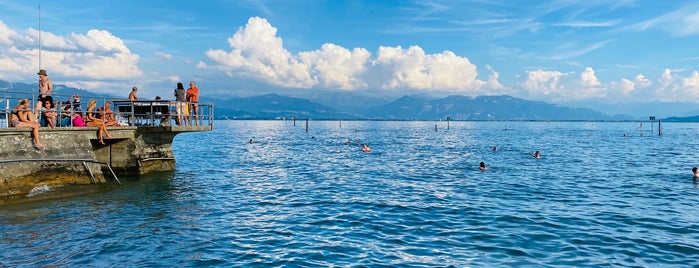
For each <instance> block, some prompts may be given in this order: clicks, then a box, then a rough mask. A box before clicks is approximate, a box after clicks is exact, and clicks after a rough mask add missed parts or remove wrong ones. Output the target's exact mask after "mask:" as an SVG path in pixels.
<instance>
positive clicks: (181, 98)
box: [175, 83, 187, 126]
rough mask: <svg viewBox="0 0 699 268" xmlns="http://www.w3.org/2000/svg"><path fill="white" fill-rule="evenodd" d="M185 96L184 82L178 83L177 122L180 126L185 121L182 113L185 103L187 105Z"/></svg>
mask: <svg viewBox="0 0 699 268" xmlns="http://www.w3.org/2000/svg"><path fill="white" fill-rule="evenodd" d="M185 96H186V95H185V92H184V86H183V85H182V83H177V88H175V101H176V102H175V111H176V112H177V116H176V117H175V123H177V125H178V126H180V125H182V124H184V122H182V115H184V112H185V105H187V103H186V101H187V99H186V98H185Z"/></svg>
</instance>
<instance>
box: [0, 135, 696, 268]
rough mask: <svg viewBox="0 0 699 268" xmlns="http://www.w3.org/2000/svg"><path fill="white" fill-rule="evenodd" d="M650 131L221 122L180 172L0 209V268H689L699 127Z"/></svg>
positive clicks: (187, 153) (178, 146)
mask: <svg viewBox="0 0 699 268" xmlns="http://www.w3.org/2000/svg"><path fill="white" fill-rule="evenodd" d="M435 125H436V128H437V129H436V131H435ZM650 127H651V126H650V125H649V123H647V124H644V125H643V128H642V129H639V123H630V122H624V123H609V122H607V123H605V122H582V123H581V122H450V123H449V129H447V122H386V121H343V122H338V121H311V122H310V123H309V130H308V132H306V130H305V121H297V122H296V126H293V123H292V122H291V121H287V122H284V121H217V122H216V125H215V130H214V131H212V132H206V133H187V134H180V135H178V136H177V137H176V139H175V142H174V144H173V150H174V151H175V155H176V157H177V170H175V171H173V172H164V173H157V174H150V175H147V176H144V177H141V178H126V177H124V178H121V179H122V182H123V183H124V185H123V186H118V185H116V184H114V183H113V182H110V183H109V184H106V185H97V186H95V185H89V186H69V187H59V188H52V189H43V190H42V189H37V191H38V192H37V193H34V194H32V196H30V197H24V198H21V199H19V200H12V201H10V202H7V203H6V204H5V205H2V206H0V234H1V236H2V238H1V239H0V266H9V267H35V266H64V267H65V266H68V267H76V266H77V267H85V266H112V267H157V266H168V267H172V266H178V267H179V266H189V267H191V266H219V267H229V266H246V267H247V266H258V267H268V266H288V267H297V266H303V267H317V266H320V267H327V266H385V267H401V266H403V267H415V266H417V267H435V266H439V267H444V266H453V267H484V266H485V267H489V266H531V267H542V266H543V267H546V266H551V267H561V266H575V267H580V266H602V267H604V266H607V267H619V266H638V267H676V266H697V265H699V189H698V184H697V183H696V182H694V180H693V179H692V175H691V171H690V169H691V168H692V167H693V166H699V161H698V160H697V156H698V155H697V150H698V149H699V139H697V138H696V137H697V134H699V124H690V123H674V124H672V123H666V124H663V132H664V133H663V135H662V136H658V135H657V125H655V126H654V127H655V129H654V132H651V129H650ZM624 134H626V135H627V137H624V136H623V135H624ZM642 135H643V136H642ZM249 139H253V140H254V141H255V142H254V143H253V144H248V140H249ZM348 139H349V140H352V142H355V141H360V142H362V143H364V142H366V143H368V144H369V146H370V147H371V148H372V152H370V153H363V152H361V150H360V147H359V146H357V145H354V144H353V145H345V144H344V143H345V141H347V140H348ZM493 146H497V147H498V148H499V150H498V151H495V152H494V151H492V149H491V148H492V147H493ZM535 150H539V151H541V155H542V158H541V159H535V158H533V157H531V156H529V154H528V152H531V151H535ZM481 161H484V162H485V163H486V164H487V165H488V166H489V170H486V171H480V170H478V163H480V162H481Z"/></svg>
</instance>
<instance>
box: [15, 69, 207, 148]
mask: <svg viewBox="0 0 699 268" xmlns="http://www.w3.org/2000/svg"><path fill="white" fill-rule="evenodd" d="M37 75H39V83H38V87H39V97H38V100H37V104H36V106H35V107H34V109H32V108H31V101H30V100H29V99H26V98H25V99H21V100H20V101H19V103H18V104H17V105H16V106H15V107H13V109H12V111H11V115H10V120H11V124H12V127H17V128H31V129H32V138H33V140H34V146H35V147H37V148H44V147H45V145H44V144H42V143H41V140H40V138H39V128H40V127H42V126H43V127H50V128H54V127H56V126H74V127H82V126H89V127H97V128H98V132H97V137H98V139H99V142H100V143H101V144H105V143H104V138H105V137H107V138H112V137H113V136H112V135H111V134H110V133H109V131H108V130H107V127H108V126H118V125H119V122H118V121H117V120H116V119H115V117H114V112H113V111H112V110H111V108H110V102H105V103H104V106H103V107H99V108H98V107H97V101H96V100H90V101H88V103H87V109H86V111H85V112H84V113H83V112H82V110H81V108H80V96H78V95H77V94H74V95H73V96H72V98H71V99H69V100H68V101H67V102H63V103H61V102H60V101H55V102H54V100H53V97H52V96H51V93H52V91H53V82H52V81H51V79H50V78H49V77H48V73H47V72H46V70H44V69H41V70H39V72H38V73H37ZM137 92H138V88H137V87H133V88H132V90H131V93H130V94H129V100H138V96H137V94H136V93H137ZM174 95H175V99H176V105H175V106H176V112H177V115H176V118H175V122H176V123H177V125H191V124H192V123H193V124H194V125H195V126H199V109H198V105H197V103H198V102H199V88H197V86H196V83H195V82H194V81H191V82H190V83H189V88H188V89H187V90H185V89H184V86H183V85H182V83H177V88H175V92H174ZM188 104H189V105H188ZM59 107H60V108H59ZM190 112H191V115H193V119H192V120H191V121H193V122H190V116H189V114H190Z"/></svg>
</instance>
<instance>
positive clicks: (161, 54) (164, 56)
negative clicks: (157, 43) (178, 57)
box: [155, 51, 172, 60]
mask: <svg viewBox="0 0 699 268" xmlns="http://www.w3.org/2000/svg"><path fill="white" fill-rule="evenodd" d="M155 56H157V57H158V58H161V59H164V60H171V59H172V54H168V53H164V52H160V51H157V52H155Z"/></svg>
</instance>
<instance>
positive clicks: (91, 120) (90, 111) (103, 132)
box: [85, 100, 112, 144]
mask: <svg viewBox="0 0 699 268" xmlns="http://www.w3.org/2000/svg"><path fill="white" fill-rule="evenodd" d="M96 110H97V101H96V100H90V101H88V102H87V113H85V125H87V126H88V127H97V128H98V129H99V130H98V132H97V138H99V140H100V143H101V144H104V136H107V138H112V135H111V134H109V132H107V126H105V124H104V121H103V120H102V119H99V118H97V117H96V116H95V114H96V113H97V111H96Z"/></svg>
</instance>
